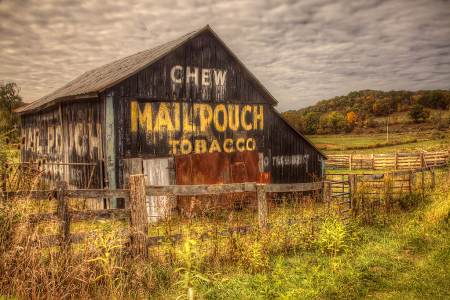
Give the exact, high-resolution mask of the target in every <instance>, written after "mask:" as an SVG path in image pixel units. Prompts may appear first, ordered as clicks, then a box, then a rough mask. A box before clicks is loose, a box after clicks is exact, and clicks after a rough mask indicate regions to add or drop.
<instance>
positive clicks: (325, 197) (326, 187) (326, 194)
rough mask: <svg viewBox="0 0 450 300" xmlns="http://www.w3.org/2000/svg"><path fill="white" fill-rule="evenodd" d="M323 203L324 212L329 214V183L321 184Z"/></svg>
mask: <svg viewBox="0 0 450 300" xmlns="http://www.w3.org/2000/svg"><path fill="white" fill-rule="evenodd" d="M323 202H324V210H325V211H324V212H325V213H329V212H330V210H331V181H324V182H323Z"/></svg>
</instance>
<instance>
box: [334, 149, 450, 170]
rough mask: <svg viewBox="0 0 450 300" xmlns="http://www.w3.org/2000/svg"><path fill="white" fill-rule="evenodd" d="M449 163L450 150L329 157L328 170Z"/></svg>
mask: <svg viewBox="0 0 450 300" xmlns="http://www.w3.org/2000/svg"><path fill="white" fill-rule="evenodd" d="M448 162H449V150H446V151H438V152H416V153H389V154H351V155H328V160H326V161H325V168H326V169H349V170H386V169H392V170H405V169H414V168H423V167H429V166H438V165H444V164H446V163H448Z"/></svg>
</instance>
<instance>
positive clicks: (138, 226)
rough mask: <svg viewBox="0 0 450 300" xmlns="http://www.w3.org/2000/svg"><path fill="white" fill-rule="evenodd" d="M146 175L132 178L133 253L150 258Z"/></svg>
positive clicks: (132, 176)
mask: <svg viewBox="0 0 450 300" xmlns="http://www.w3.org/2000/svg"><path fill="white" fill-rule="evenodd" d="M146 180H147V179H146V178H145V175H143V174H140V175H131V176H130V180H129V183H130V211H131V220H130V222H131V229H132V232H131V249H132V250H131V251H132V254H133V256H134V257H138V256H140V257H142V258H144V259H147V258H148V245H147V235H148V219H147V210H146V205H145V200H146V198H145V182H146Z"/></svg>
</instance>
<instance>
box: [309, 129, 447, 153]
mask: <svg viewBox="0 0 450 300" xmlns="http://www.w3.org/2000/svg"><path fill="white" fill-rule="evenodd" d="M306 137H307V138H308V139H309V140H310V141H311V142H313V143H314V144H315V145H316V146H317V147H318V148H319V149H320V150H322V151H323V152H324V153H325V154H381V153H395V151H396V150H397V152H398V153H409V152H419V151H420V150H421V149H423V150H425V151H440V150H445V149H448V147H449V134H448V133H447V132H445V131H443V132H441V131H430V132H412V133H389V142H390V143H393V144H392V145H383V143H386V142H387V138H386V133H372V134H359V135H340V134H336V135H308V136H306ZM358 147H359V148H360V149H358ZM348 148H351V149H348Z"/></svg>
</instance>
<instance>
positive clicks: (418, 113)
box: [408, 104, 429, 123]
mask: <svg viewBox="0 0 450 300" xmlns="http://www.w3.org/2000/svg"><path fill="white" fill-rule="evenodd" d="M428 115H429V114H427V112H425V109H424V107H423V106H422V105H419V104H416V105H413V106H412V107H411V109H410V110H409V112H408V117H410V118H411V119H412V120H413V122H414V123H419V122H423V121H425V119H426V118H427V117H428Z"/></svg>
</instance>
